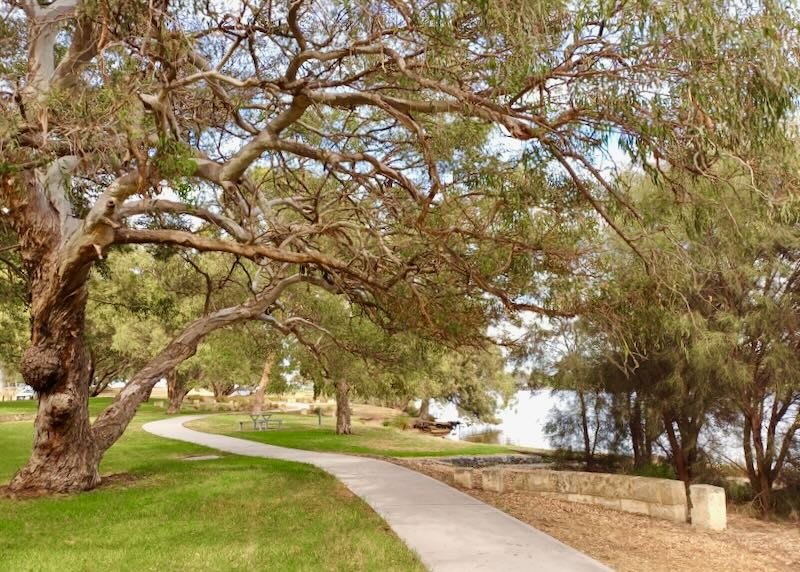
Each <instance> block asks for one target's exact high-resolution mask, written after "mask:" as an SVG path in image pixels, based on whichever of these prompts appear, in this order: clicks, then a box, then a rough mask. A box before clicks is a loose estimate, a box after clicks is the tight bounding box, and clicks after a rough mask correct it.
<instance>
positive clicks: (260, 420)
mask: <svg viewBox="0 0 800 572" xmlns="http://www.w3.org/2000/svg"><path fill="white" fill-rule="evenodd" d="M250 421H251V422H252V423H253V431H266V430H268V429H269V428H270V425H272V426H273V427H276V428H280V426H281V424H283V420H282V419H273V418H272V413H263V414H261V415H251V416H250ZM247 424H248V422H247V421H239V431H244V427H245V425H247Z"/></svg>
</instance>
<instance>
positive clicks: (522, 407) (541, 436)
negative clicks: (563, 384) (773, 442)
mask: <svg viewBox="0 0 800 572" xmlns="http://www.w3.org/2000/svg"><path fill="white" fill-rule="evenodd" d="M567 393H568V392H560V393H553V392H552V391H551V390H549V389H546V390H537V391H530V390H520V391H518V392H517V393H516V395H515V397H514V398H513V399H512V400H511V402H510V403H509V404H508V405H507V406H506V407H504V408H501V409H500V410H499V411H498V413H497V418H498V420H499V421H500V422H499V423H498V424H496V425H493V424H488V423H469V422H468V421H467V420H465V419H464V418H462V417H460V416H459V414H458V410H457V409H456V407H455V405H453V404H452V403H447V404H442V403H433V402H432V403H431V414H432V415H434V416H435V417H436V418H437V419H440V420H442V421H456V420H460V421H462V424H461V425H459V426H458V428H457V429H456V430H454V431H453V432H452V433H451V434H450V435H449V436H448V438H450V439H458V440H462V441H472V442H478V443H496V444H500V445H516V446H519V447H530V448H533V449H550V448H551V445H550V443H549V441H548V438H547V436H546V435H545V433H544V426H545V423H547V418H548V415H549V413H550V411H551V410H552V409H553V408H554V407H560V406H563V405H564V404H565V402H566V401H568V396H567ZM712 440H713V443H714V444H713V445H712ZM701 446H704V447H705V448H706V449H709V450H710V451H712V452H713V453H716V455H715V456H716V457H718V458H719V460H721V461H725V460H734V461H737V462H741V461H742V460H743V459H742V453H741V445H740V441H739V440H738V438H737V436H736V435H733V434H729V433H727V432H725V431H723V430H720V429H715V430H714V431H711V430H710V429H709V428H707V430H706V431H705V433H704V434H703V435H701Z"/></svg>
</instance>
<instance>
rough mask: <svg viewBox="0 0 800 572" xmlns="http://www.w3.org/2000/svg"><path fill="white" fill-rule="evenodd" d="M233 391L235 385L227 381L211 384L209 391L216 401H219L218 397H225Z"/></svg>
mask: <svg viewBox="0 0 800 572" xmlns="http://www.w3.org/2000/svg"><path fill="white" fill-rule="evenodd" d="M234 389H236V385H235V384H233V383H230V382H228V381H212V382H211V391H213V392H214V397H215V398H216V399H219V398H220V397H227V396H228V395H230V394H231V392H232V391H233V390H234Z"/></svg>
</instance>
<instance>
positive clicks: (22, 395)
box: [14, 385, 36, 401]
mask: <svg viewBox="0 0 800 572" xmlns="http://www.w3.org/2000/svg"><path fill="white" fill-rule="evenodd" d="M35 398H36V392H35V391H34V390H33V388H32V387H31V386H30V385H23V386H22V387H18V388H17V391H16V393H14V399H15V400H17V401H26V400H28V399H35Z"/></svg>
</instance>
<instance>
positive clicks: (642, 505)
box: [619, 499, 650, 514]
mask: <svg viewBox="0 0 800 572" xmlns="http://www.w3.org/2000/svg"><path fill="white" fill-rule="evenodd" d="M619 508H620V510H622V511H624V512H632V513H634V514H650V505H649V504H648V503H646V502H642V501H638V500H631V499H620V501H619Z"/></svg>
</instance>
